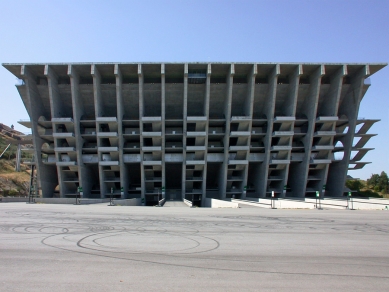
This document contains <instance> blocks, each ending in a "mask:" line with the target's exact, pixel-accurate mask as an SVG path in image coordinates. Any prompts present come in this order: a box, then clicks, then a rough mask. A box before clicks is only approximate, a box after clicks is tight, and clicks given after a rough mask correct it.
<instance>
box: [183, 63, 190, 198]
mask: <svg viewBox="0 0 389 292" xmlns="http://www.w3.org/2000/svg"><path fill="white" fill-rule="evenodd" d="M188 67H189V66H188V64H187V63H186V64H184V102H183V109H182V110H183V121H184V122H183V125H182V130H183V135H182V146H183V151H182V157H183V158H182V187H181V189H182V197H183V198H185V192H186V184H185V181H186V137H187V118H188V71H189V69H188Z"/></svg>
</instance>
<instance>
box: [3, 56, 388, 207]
mask: <svg viewBox="0 0 389 292" xmlns="http://www.w3.org/2000/svg"><path fill="white" fill-rule="evenodd" d="M385 65H386V64H332V63H330V64H319V63H317V64H314V63H302V64H297V63H70V64H44V63H42V64H3V66H4V67H5V68H6V69H8V70H9V71H10V72H11V73H13V74H14V75H15V76H16V77H17V78H19V79H21V82H20V84H19V85H17V90H18V91H19V94H20V96H21V98H22V100H23V102H24V105H25V107H26V109H27V112H28V114H29V116H30V120H29V121H24V122H21V123H22V124H23V125H26V126H28V127H31V129H32V133H33V142H34V146H35V157H36V160H35V164H36V168H37V172H38V182H39V188H40V193H41V195H42V196H43V197H46V198H49V197H61V198H69V197H74V196H75V195H76V194H77V190H78V188H79V187H82V190H83V196H84V198H107V197H109V196H110V193H111V190H112V191H113V193H114V196H115V197H116V198H143V199H144V200H145V201H146V203H147V204H148V205H151V204H155V202H157V201H158V199H160V198H161V197H165V198H166V199H168V200H169V199H176V200H181V199H183V198H186V199H187V200H190V201H193V202H197V203H198V204H201V203H200V202H201V200H204V199H205V198H217V199H222V200H223V199H229V198H234V197H235V198H263V197H269V196H271V193H272V192H274V193H275V194H276V196H277V197H298V198H304V197H312V196H315V194H316V191H319V192H320V193H321V195H322V196H327V197H336V196H343V195H344V191H345V188H344V185H345V180H346V177H347V172H348V170H350V169H358V168H362V167H363V166H364V165H365V164H366V163H368V162H363V161H361V159H362V158H363V156H364V155H365V154H366V153H367V152H368V151H369V150H371V149H370V148H365V144H366V143H367V142H368V140H369V139H370V138H371V137H372V136H374V134H367V131H368V130H369V129H370V127H371V126H372V125H373V124H374V123H375V122H377V121H378V120H376V119H359V118H358V111H359V106H360V102H361V100H362V98H363V96H364V95H365V93H366V91H367V89H368V88H369V86H370V83H369V79H368V77H369V76H370V75H372V74H374V73H375V72H377V71H378V70H380V69H381V68H383V67H384V66H385ZM58 188H59V193H58V192H56V191H55V190H56V189H57V190H58Z"/></svg>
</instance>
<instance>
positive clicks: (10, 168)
mask: <svg viewBox="0 0 389 292" xmlns="http://www.w3.org/2000/svg"><path fill="white" fill-rule="evenodd" d="M29 181H30V170H29V169H27V167H26V166H24V165H21V171H20V172H16V171H15V161H13V160H5V159H0V196H3V197H6V196H27V195H28V184H29Z"/></svg>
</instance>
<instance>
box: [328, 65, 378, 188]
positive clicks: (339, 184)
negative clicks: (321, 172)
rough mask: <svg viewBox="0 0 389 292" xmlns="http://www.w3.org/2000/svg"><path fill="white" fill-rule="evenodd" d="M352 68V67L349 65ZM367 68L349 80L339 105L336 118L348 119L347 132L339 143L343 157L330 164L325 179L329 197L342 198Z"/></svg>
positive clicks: (368, 72)
mask: <svg viewBox="0 0 389 292" xmlns="http://www.w3.org/2000/svg"><path fill="white" fill-rule="evenodd" d="M350 66H352V65H350ZM368 67H369V66H368V65H366V66H363V67H362V68H360V69H359V70H358V71H357V72H356V73H354V74H353V75H352V76H350V75H348V76H349V78H350V84H345V85H343V86H348V91H347V93H346V95H345V96H344V97H343V99H342V102H341V103H340V104H339V108H338V116H346V117H347V119H348V126H349V130H348V131H347V133H346V135H345V136H343V137H342V138H341V139H340V141H341V142H342V143H343V145H344V156H343V159H342V160H341V161H338V162H337V163H332V164H331V165H330V169H329V172H328V178H327V193H328V195H329V196H342V195H343V191H344V185H345V181H346V177H347V171H348V168H349V163H350V155H351V151H352V144H353V141H354V135H355V128H356V124H357V118H358V112H359V106H360V102H361V100H362V97H363V92H364V90H363V88H364V80H365V78H366V77H367V76H368V75H369V74H370V71H369V68H368Z"/></svg>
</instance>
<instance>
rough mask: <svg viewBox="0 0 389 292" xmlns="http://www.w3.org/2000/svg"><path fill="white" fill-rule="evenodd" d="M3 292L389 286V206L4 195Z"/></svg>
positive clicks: (0, 226)
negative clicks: (285, 206) (11, 198)
mask: <svg viewBox="0 0 389 292" xmlns="http://www.w3.org/2000/svg"><path fill="white" fill-rule="evenodd" d="M0 217H1V218H0V220H1V221H0V263H1V264H0V291H353V292H355V291H388V289H389V255H388V249H389V236H388V232H389V223H388V218H389V212H388V211H351V210H322V211H319V210H279V209H277V210H272V209H261V208H239V209H211V208H187V207H174V208H173V207H169V208H168V207H162V208H158V207H124V206H110V207H109V206H107V204H96V205H78V206H74V205H49V204H34V205H29V204H25V203H2V204H0Z"/></svg>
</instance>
